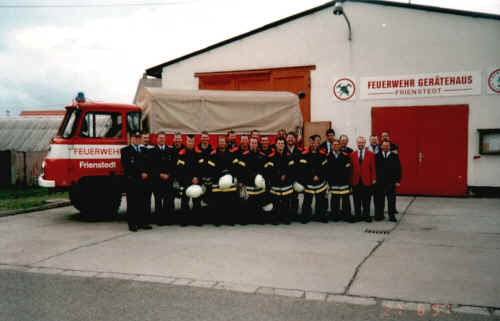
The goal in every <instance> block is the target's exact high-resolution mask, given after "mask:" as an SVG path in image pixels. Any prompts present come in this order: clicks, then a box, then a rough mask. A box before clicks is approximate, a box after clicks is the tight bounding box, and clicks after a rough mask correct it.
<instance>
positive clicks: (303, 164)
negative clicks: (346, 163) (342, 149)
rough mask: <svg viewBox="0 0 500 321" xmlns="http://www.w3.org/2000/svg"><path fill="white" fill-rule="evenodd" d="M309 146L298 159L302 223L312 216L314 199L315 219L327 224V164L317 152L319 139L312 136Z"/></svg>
mask: <svg viewBox="0 0 500 321" xmlns="http://www.w3.org/2000/svg"><path fill="white" fill-rule="evenodd" d="M310 140H311V144H310V146H309V147H308V148H306V149H305V150H304V152H302V155H301V157H300V159H299V163H298V165H299V171H300V174H299V182H300V183H301V184H302V185H304V203H303V205H302V220H301V221H302V223H306V222H308V221H309V220H310V219H311V216H312V208H311V205H312V199H313V197H315V199H316V208H315V212H316V214H315V215H316V217H317V218H318V219H319V220H320V221H322V222H327V220H326V216H325V211H326V208H327V204H328V201H327V198H326V190H327V188H328V184H327V182H326V175H325V165H326V164H327V163H328V160H327V158H326V155H325V154H324V152H322V151H320V150H319V148H318V147H319V144H320V140H321V137H320V136H319V135H313V136H311V137H310Z"/></svg>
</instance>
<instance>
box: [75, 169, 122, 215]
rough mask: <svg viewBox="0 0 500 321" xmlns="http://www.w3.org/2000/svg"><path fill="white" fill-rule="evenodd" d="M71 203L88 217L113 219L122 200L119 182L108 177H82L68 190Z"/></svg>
mask: <svg viewBox="0 0 500 321" xmlns="http://www.w3.org/2000/svg"><path fill="white" fill-rule="evenodd" d="M69 197H70V200H71V204H73V206H74V207H75V208H76V209H77V210H78V211H80V214H81V215H82V216H83V217H85V218H88V219H114V218H116V215H117V212H118V209H119V208H120V204H121V200H122V191H121V189H120V185H119V184H115V183H114V182H113V181H110V180H109V179H98V178H96V179H85V180H84V179H82V180H80V182H79V183H78V184H75V185H73V187H72V188H71V190H70V192H69Z"/></svg>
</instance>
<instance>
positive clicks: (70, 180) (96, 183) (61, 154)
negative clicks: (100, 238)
mask: <svg viewBox="0 0 500 321" xmlns="http://www.w3.org/2000/svg"><path fill="white" fill-rule="evenodd" d="M140 122H141V109H140V108H139V107H137V106H134V105H125V104H111V103H99V102H85V99H84V96H83V94H79V96H78V97H77V99H76V102H75V103H74V104H72V105H70V106H66V114H65V116H64V119H63V121H62V123H61V126H60V128H59V130H58V133H57V136H56V137H55V138H54V139H53V140H52V141H51V144H50V146H49V150H48V154H47V157H46V158H45V160H44V162H43V164H42V168H43V173H42V174H41V175H40V177H39V178H38V184H39V186H41V187H47V188H58V189H68V190H69V196H70V200H71V202H72V204H73V205H74V206H75V207H76V208H77V209H78V210H79V211H80V212H81V213H82V214H91V215H92V216H105V215H106V216H108V215H109V214H114V213H116V212H117V210H118V208H119V206H120V202H121V196H122V192H123V191H124V188H123V186H124V184H123V169H122V167H121V163H120V150H121V148H123V147H124V146H126V145H127V143H128V139H129V136H130V133H132V132H135V131H138V130H140Z"/></svg>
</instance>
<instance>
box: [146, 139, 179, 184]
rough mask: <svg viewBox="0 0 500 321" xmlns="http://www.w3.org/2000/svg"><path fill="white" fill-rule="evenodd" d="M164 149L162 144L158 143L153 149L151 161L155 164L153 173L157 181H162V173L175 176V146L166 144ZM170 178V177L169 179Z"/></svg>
mask: <svg viewBox="0 0 500 321" xmlns="http://www.w3.org/2000/svg"><path fill="white" fill-rule="evenodd" d="M163 147H164V148H163V151H162V149H161V148H160V146H158V145H156V146H155V147H154V148H153V149H151V151H150V153H151V157H150V159H151V162H152V166H153V170H152V174H153V179H154V180H155V183H158V182H160V174H161V173H165V174H168V175H169V176H170V177H173V174H174V172H175V163H174V155H173V148H172V147H171V146H167V145H164V146H163ZM169 180H170V179H169Z"/></svg>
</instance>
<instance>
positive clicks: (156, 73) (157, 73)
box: [146, 0, 500, 78]
mask: <svg viewBox="0 0 500 321" xmlns="http://www.w3.org/2000/svg"><path fill="white" fill-rule="evenodd" d="M348 1H349V2H360V3H368V4H375V5H383V6H390V7H400V8H408V9H414V10H424V11H431V12H440V13H447V14H455V15H460V16H467V17H474V18H486V19H494V20H500V15H496V14H489V13H480V12H471V11H464V10H455V9H447V8H440V7H432V6H426V5H419V4H413V3H411V2H410V3H400V2H388V1H382V0H348ZM334 5H335V1H330V2H327V3H325V4H323V5H320V6H317V7H314V8H311V9H309V10H306V11H302V12H300V13H297V14H295V15H292V16H289V17H286V18H283V19H280V20H278V21H275V22H272V23H270V24H267V25H265V26H262V27H260V28H257V29H254V30H251V31H248V32H246V33H243V34H240V35H238V36H235V37H232V38H229V39H226V40H224V41H221V42H218V43H216V44H213V45H211V46H208V47H206V48H203V49H200V50H197V51H194V52H191V53H189V54H187V55H184V56H181V57H178V58H175V59H173V60H170V61H167V62H164V63H162V64H160V65H157V66H154V67H151V68H148V69H146V74H147V75H148V76H152V77H156V78H161V74H162V70H163V68H164V67H166V66H169V65H173V64H175V63H178V62H180V61H183V60H186V59H189V58H191V57H194V56H197V55H200V54H202V53H205V52H208V51H210V50H213V49H216V48H219V47H222V46H225V45H227V44H229V43H232V42H234V41H238V40H241V39H244V38H247V37H250V36H252V35H254V34H256V33H259V32H262V31H265V30H268V29H271V28H274V27H277V26H280V25H282V24H285V23H287V22H290V21H293V20H296V19H299V18H302V17H304V16H308V15H310V14H313V13H315V12H318V11H321V10H323V9H327V8H329V7H333V6H334Z"/></svg>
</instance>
